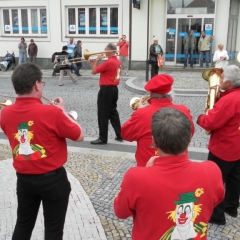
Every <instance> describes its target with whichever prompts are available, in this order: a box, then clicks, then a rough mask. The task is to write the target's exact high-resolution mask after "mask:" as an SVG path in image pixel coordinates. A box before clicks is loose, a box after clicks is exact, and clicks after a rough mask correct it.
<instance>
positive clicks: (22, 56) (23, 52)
mask: <svg viewBox="0 0 240 240" xmlns="http://www.w3.org/2000/svg"><path fill="white" fill-rule="evenodd" d="M18 49H19V59H18V65H19V64H21V63H24V62H27V43H26V42H25V39H24V38H21V42H20V43H19V44H18Z"/></svg>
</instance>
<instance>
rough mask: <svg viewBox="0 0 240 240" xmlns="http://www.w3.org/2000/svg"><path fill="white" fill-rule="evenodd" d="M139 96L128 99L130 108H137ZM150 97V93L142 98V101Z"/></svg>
mask: <svg viewBox="0 0 240 240" xmlns="http://www.w3.org/2000/svg"><path fill="white" fill-rule="evenodd" d="M140 99H141V98H139V97H133V98H132V99H131V100H130V108H131V109H132V110H137V109H138V104H139V101H140ZM149 99H150V95H146V96H144V97H143V98H142V103H143V104H144V102H145V101H147V100H149Z"/></svg>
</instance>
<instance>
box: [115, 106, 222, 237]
mask: <svg viewBox="0 0 240 240" xmlns="http://www.w3.org/2000/svg"><path fill="white" fill-rule="evenodd" d="M151 125H152V126H151V129H152V131H151V132H152V135H153V147H154V148H155V149H156V151H157V152H158V153H159V154H158V155H159V156H158V157H152V158H151V159H150V161H149V162H148V165H147V166H148V167H133V168H130V169H129V170H128V171H127V173H126V174H125V175H124V177H123V181H122V184H121V190H120V192H119V193H118V196H117V197H116V198H115V200H114V211H115V214H116V215H117V217H119V218H121V219H125V218H128V217H130V216H132V217H133V230H132V239H133V240H140V239H141V240H142V239H154V240H155V239H172V240H173V239H174V240H180V239H182V240H183V239H184V240H190V239H196V240H197V239H202V240H206V239H207V228H208V225H207V224H208V221H209V219H210V216H211V213H212V210H213V208H214V207H215V206H216V205H217V204H218V203H219V202H221V201H222V199H223V197H224V186H223V183H222V177H221V172H220V170H219V168H218V167H217V165H216V164H215V163H213V162H210V161H205V162H202V163H199V162H192V161H190V160H189V158H188V156H187V154H184V153H185V152H186V150H187V147H188V144H189V143H190V141H191V136H192V132H191V125H192V124H191V122H190V121H189V119H188V117H187V116H186V115H185V114H183V113H182V112H181V111H179V110H177V109H174V108H171V107H164V108H161V109H160V110H159V111H158V112H156V113H155V114H154V115H153V118H152V124H151ZM213 181H214V183H213Z"/></svg>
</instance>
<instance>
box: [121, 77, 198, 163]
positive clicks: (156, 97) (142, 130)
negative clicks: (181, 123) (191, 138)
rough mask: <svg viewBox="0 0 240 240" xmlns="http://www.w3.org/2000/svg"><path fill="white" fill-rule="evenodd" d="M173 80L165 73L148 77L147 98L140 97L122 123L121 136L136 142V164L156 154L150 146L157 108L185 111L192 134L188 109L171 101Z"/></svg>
mask: <svg viewBox="0 0 240 240" xmlns="http://www.w3.org/2000/svg"><path fill="white" fill-rule="evenodd" d="M173 81H174V80H173V78H172V77H171V76H170V75H167V74H159V75H155V76H154V77H153V78H152V79H150V80H149V81H148V82H147V84H146V85H145V87H144V88H145V90H146V91H148V92H150V96H149V99H148V100H147V101H145V102H143V99H140V101H139V104H138V108H137V110H136V111H134V112H133V114H132V115H131V117H130V119H128V120H127V121H126V122H125V123H124V124H123V125H122V138H123V139H124V140H126V141H130V142H132V141H136V142H137V149H136V154H135V158H136V162H137V166H141V167H145V166H146V164H147V162H148V160H149V159H150V157H152V156H155V155H156V154H157V151H156V150H155V149H154V148H153V147H152V132H151V121H152V116H153V114H154V113H155V112H157V111H158V110H159V109H161V108H163V107H167V106H169V107H173V108H176V109H178V110H180V111H182V112H183V113H185V114H186V116H188V118H189V120H190V121H191V123H192V135H193V134H194V124H193V121H192V116H191V114H190V110H189V109H188V108H187V107H185V106H184V105H177V104H174V103H173V102H172V95H171V89H172V84H173ZM143 98H144V97H143Z"/></svg>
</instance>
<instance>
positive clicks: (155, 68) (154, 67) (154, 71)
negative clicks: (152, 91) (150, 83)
mask: <svg viewBox="0 0 240 240" xmlns="http://www.w3.org/2000/svg"><path fill="white" fill-rule="evenodd" d="M151 65H152V69H151V78H153V77H154V76H155V75H158V69H159V67H158V64H157V62H156V63H155V62H154V63H152V64H151Z"/></svg>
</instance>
